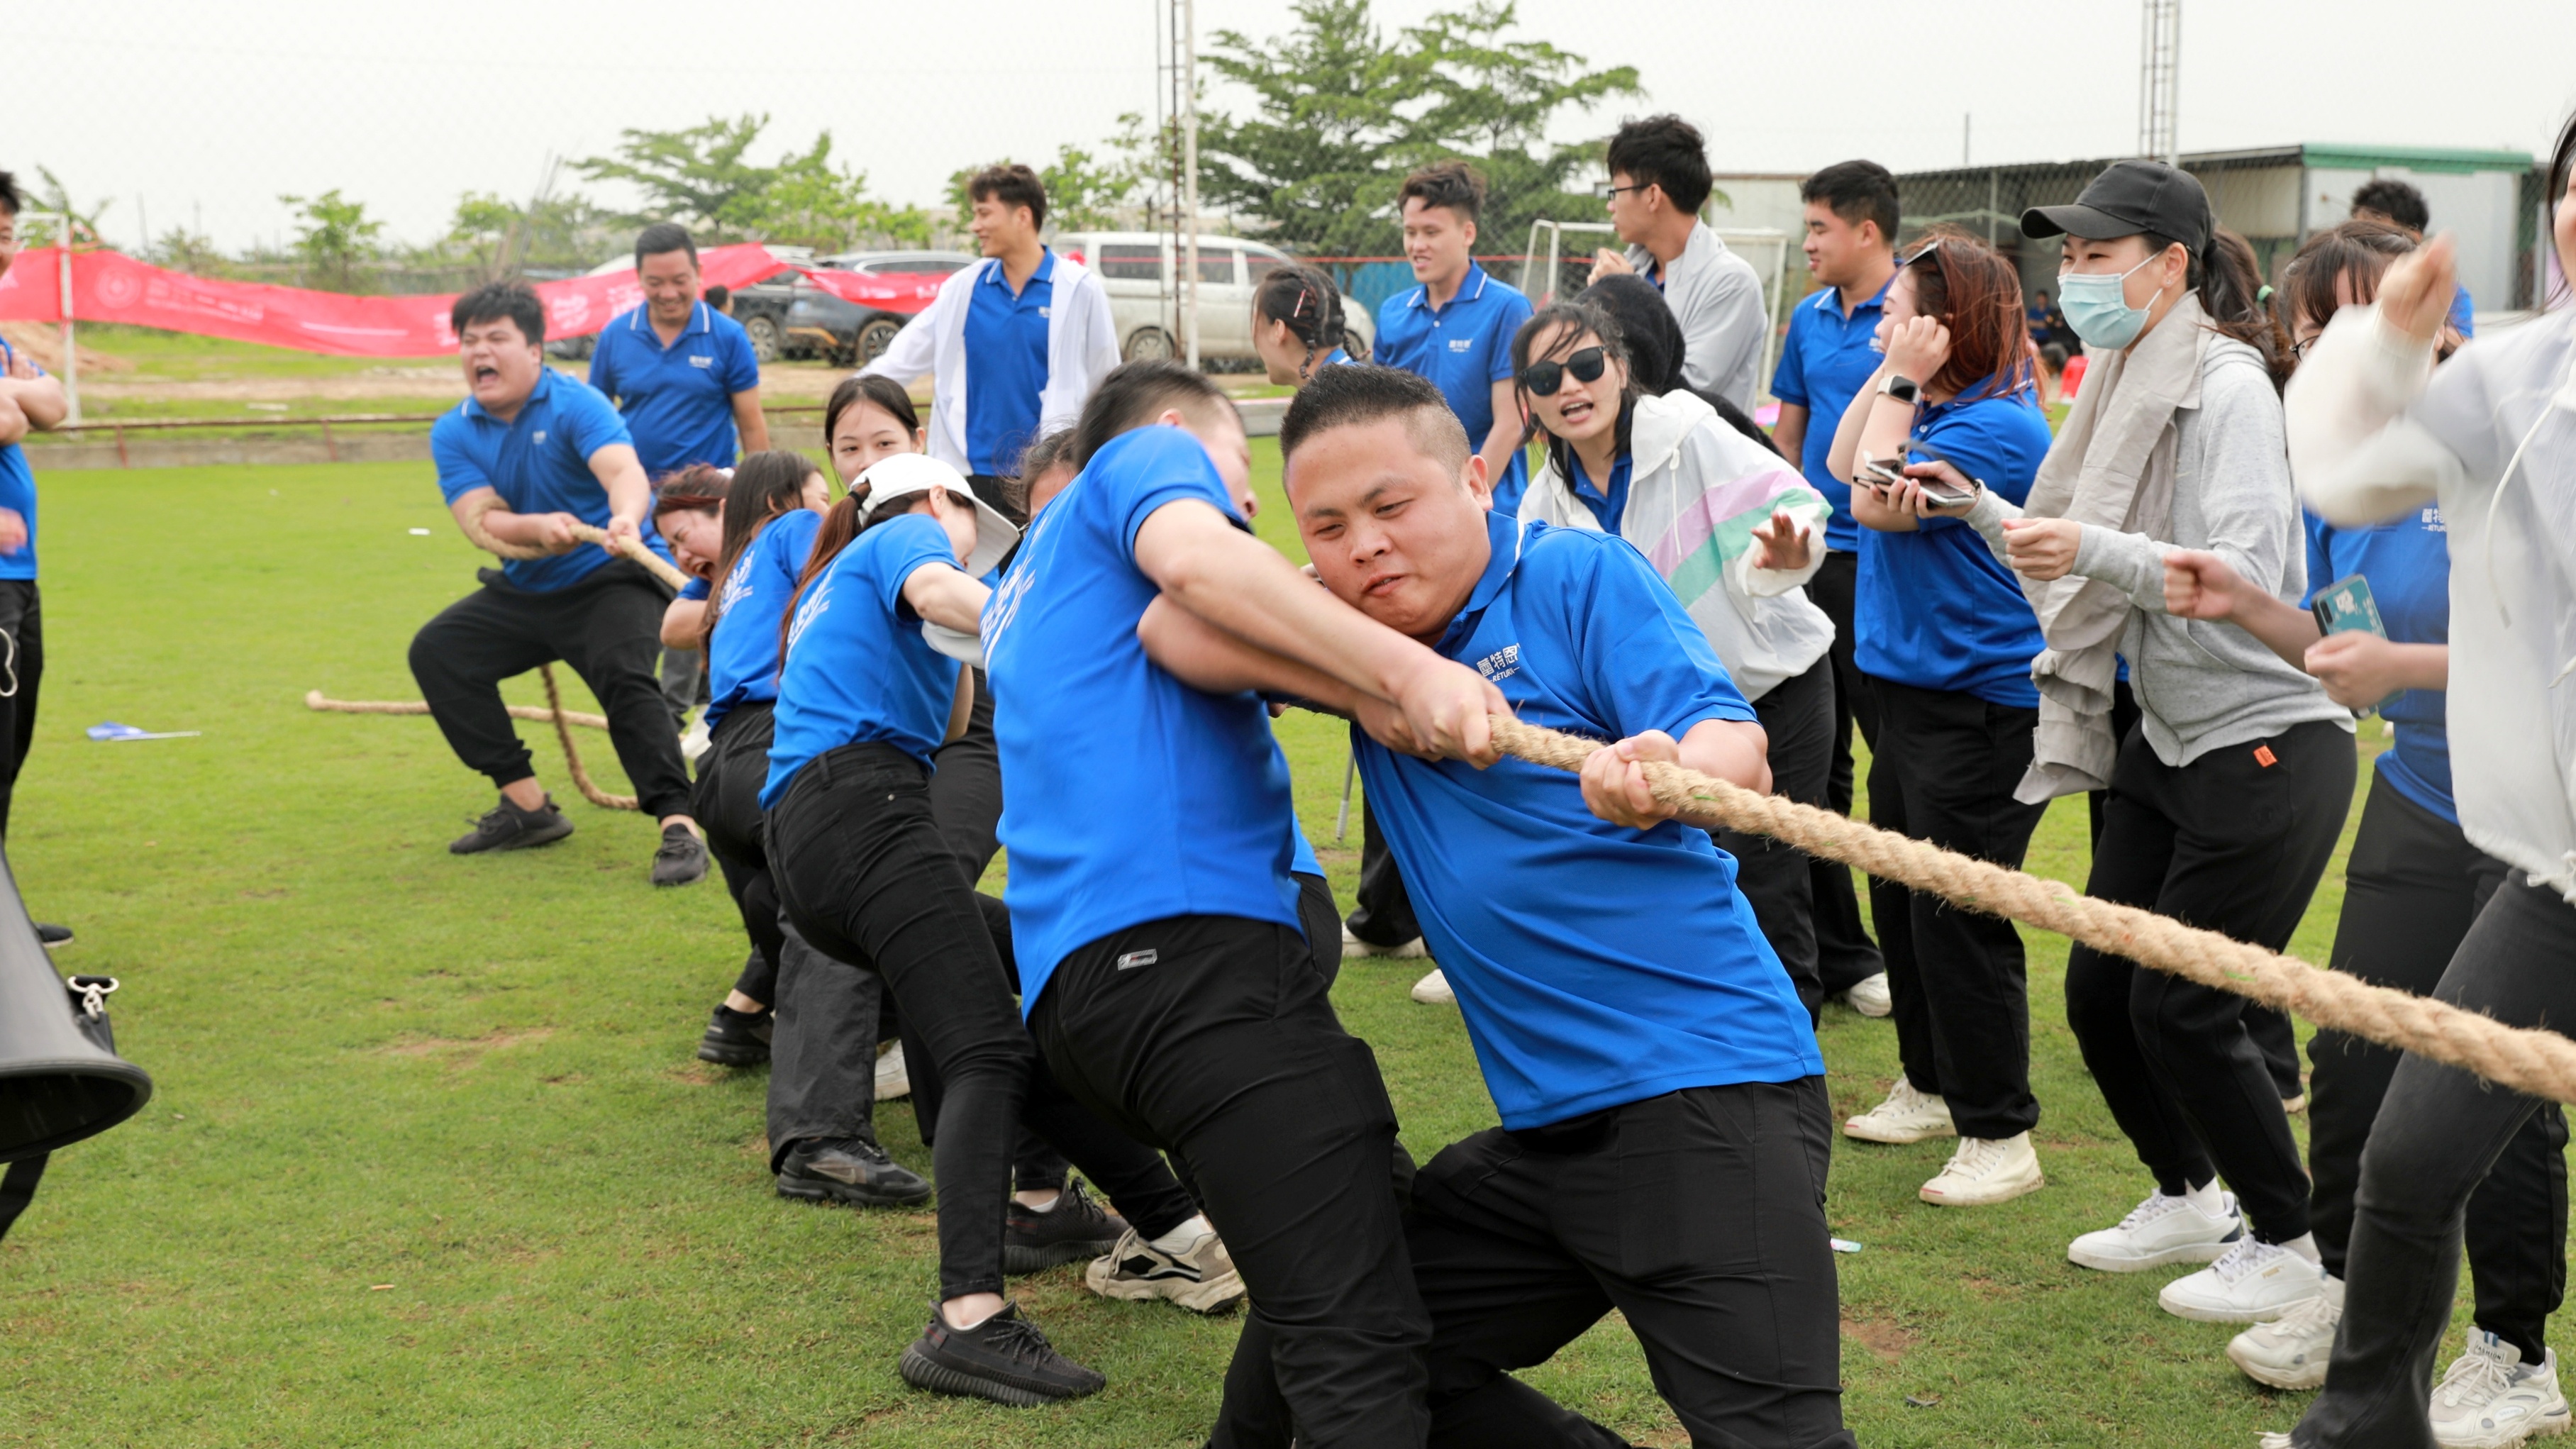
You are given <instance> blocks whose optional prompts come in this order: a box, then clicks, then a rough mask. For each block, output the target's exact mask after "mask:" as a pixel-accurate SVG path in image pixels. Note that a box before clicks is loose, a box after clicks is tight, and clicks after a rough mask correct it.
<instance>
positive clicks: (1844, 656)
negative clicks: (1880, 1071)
mask: <svg viewBox="0 0 2576 1449" xmlns="http://www.w3.org/2000/svg"><path fill="white" fill-rule="evenodd" d="M1859 579H1860V559H1859V557H1858V556H1857V555H1854V554H1849V553H1842V552H1829V553H1827V554H1826V555H1825V562H1824V565H1823V566H1822V567H1820V568H1818V569H1817V570H1816V576H1815V577H1814V578H1811V579H1809V580H1807V597H1808V598H1810V599H1813V600H1814V601H1815V603H1816V607H1817V608H1820V609H1822V610H1824V611H1825V617H1826V618H1828V619H1831V620H1833V621H1834V645H1833V649H1832V651H1831V652H1829V653H1828V654H1827V655H1826V656H1825V657H1826V658H1828V659H1831V660H1832V661H1833V676H1834V722H1833V736H1832V738H1833V747H1832V749H1831V750H1830V751H1829V752H1828V754H1827V755H1826V777H1825V804H1826V806H1827V807H1828V808H1830V809H1832V810H1834V811H1836V812H1838V813H1840V814H1844V815H1849V814H1850V813H1851V812H1852V800H1853V793H1852V785H1853V774H1852V752H1851V734H1852V727H1853V726H1855V725H1857V726H1859V727H1860V735H1861V739H1862V740H1863V741H1864V742H1865V743H1867V744H1868V746H1869V748H1870V749H1871V750H1872V751H1875V750H1877V748H1878V709H1877V705H1876V703H1875V701H1874V700H1873V699H1872V697H1871V695H1870V680H1869V676H1868V675H1865V674H1863V673H1861V672H1860V661H1859V660H1858V659H1856V658H1855V657H1853V654H1852V641H1853V640H1854V639H1856V638H1858V637H1859V636H1858V635H1856V634H1854V633H1853V632H1852V595H1853V593H1854V591H1855V590H1856V589H1857V588H1858V586H1859ZM1808 867H1809V870H1810V871H1811V873H1812V875H1813V877H1814V883H1813V896H1814V902H1815V918H1816V970H1817V974H1818V976H1819V978H1820V979H1821V980H1822V981H1823V983H1824V988H1825V991H1826V993H1827V994H1828V995H1830V994H1832V993H1834V992H1837V991H1848V990H1850V989H1851V988H1852V987H1853V986H1854V985H1855V984H1857V983H1859V982H1862V981H1865V980H1867V979H1869V978H1870V977H1872V976H1875V975H1877V974H1878V973H1879V972H1881V971H1884V970H1886V969H1887V966H1886V963H1885V961H1884V960H1882V959H1881V957H1880V954H1879V949H1878V947H1877V946H1876V945H1875V944H1873V943H1872V942H1871V941H1870V939H1869V930H1868V928H1867V927H1865V926H1863V925H1862V924H1861V919H1860V896H1859V893H1858V892H1857V891H1856V890H1854V889H1853V887H1852V873H1851V867H1850V866H1847V865H1844V864H1841V863H1840V862H1838V861H1831V860H1817V861H1810V862H1808Z"/></svg>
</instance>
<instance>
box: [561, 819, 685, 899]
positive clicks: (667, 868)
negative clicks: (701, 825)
mask: <svg viewBox="0 0 2576 1449" xmlns="http://www.w3.org/2000/svg"><path fill="white" fill-rule="evenodd" d="M564 828H565V829H566V830H570V829H571V828H572V827H571V826H569V825H567V826H565V827H564ZM706 878H707V844H706V842H705V841H703V840H700V839H698V833H697V832H696V831H694V830H691V829H690V828H689V827H687V826H685V825H665V826H663V827H662V848H661V849H659V850H656V851H654V852H653V884H655V885H657V886H684V885H696V884H697V883H698V882H699V881H702V880H705V879H706Z"/></svg>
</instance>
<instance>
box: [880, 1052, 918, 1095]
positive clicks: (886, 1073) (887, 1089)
mask: <svg viewBox="0 0 2576 1449" xmlns="http://www.w3.org/2000/svg"><path fill="white" fill-rule="evenodd" d="M911 1095H912V1073H911V1072H909V1071H907V1070H905V1068H904V1065H903V1043H902V1042H896V1043H894V1044H893V1045H892V1046H889V1047H887V1048H886V1049H885V1050H884V1051H881V1052H879V1053H877V1100H878V1101H880V1102H891V1101H893V1100H894V1099H895V1098H897V1097H909V1096H911Z"/></svg>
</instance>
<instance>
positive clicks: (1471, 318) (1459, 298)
mask: <svg viewBox="0 0 2576 1449" xmlns="http://www.w3.org/2000/svg"><path fill="white" fill-rule="evenodd" d="M1529 317H1530V300H1529V298H1527V297H1525V296H1523V295H1521V292H1520V289H1519V288H1517V287H1513V286H1510V285H1507V284H1505V283H1502V282H1497V281H1495V280H1494V279H1493V278H1492V277H1489V276H1487V275H1486V274H1485V269H1484V268H1483V267H1480V266H1478V265H1476V264H1475V263H1474V262H1469V263H1468V264H1467V275H1466V277H1465V278H1463V279H1462V280H1461V281H1460V282H1459V283H1458V294H1457V295H1456V296H1454V297H1451V298H1450V299H1449V305H1448V306H1446V307H1440V308H1436V309H1435V308H1434V307H1433V306H1432V305H1431V289H1430V288H1429V287H1427V286H1423V287H1415V288H1413V289H1411V290H1410V291H1404V292H1398V293H1396V294H1395V295H1394V296H1392V297H1389V298H1387V299H1386V300H1385V301H1384V302H1382V303H1380V304H1378V309H1377V342H1376V344H1375V349H1374V352H1373V354H1372V356H1373V359H1374V360H1375V361H1376V362H1378V363H1379V364H1380V365H1382V366H1386V367H1400V368H1403V369H1404V370H1405V371H1407V372H1411V373H1418V374H1420V375H1421V376H1423V377H1427V378H1429V379H1431V381H1432V382H1433V383H1435V384H1437V385H1438V387H1439V388H1440V395H1441V396H1442V397H1445V398H1447V399H1449V410H1450V411H1451V412H1453V413H1456V414H1457V415H1458V421H1459V422H1461V423H1463V424H1465V425H1466V428H1467V446H1468V447H1470V448H1473V449H1476V450H1477V451H1478V452H1482V451H1484V447H1485V438H1486V437H1487V435H1489V434H1491V433H1492V432H1493V431H1494V384H1495V383H1498V382H1508V381H1510V380H1511V376H1512V334H1513V333H1515V332H1518V331H1519V330H1520V327H1521V324H1522V323H1524V322H1526V321H1528V320H1529ZM1528 487H1529V459H1528V457H1527V456H1526V455H1525V454H1523V453H1520V452H1514V453H1513V454H1512V460H1511V462H1510V463H1509V464H1508V465H1506V466H1505V467H1504V469H1503V476H1501V477H1499V478H1497V479H1495V480H1494V511H1495V512H1496V513H1501V514H1506V515H1508V514H1512V513H1517V512H1519V511H1520V506H1521V494H1522V493H1523V492H1524V491H1526V490H1527V489H1528Z"/></svg>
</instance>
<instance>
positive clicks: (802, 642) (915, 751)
mask: <svg viewBox="0 0 2576 1449" xmlns="http://www.w3.org/2000/svg"><path fill="white" fill-rule="evenodd" d="M930 564H946V565H948V566H949V567H950V568H955V567H956V566H957V549H956V546H955V545H954V544H952V543H950V542H949V540H948V530H946V529H944V528H941V527H940V526H939V520H937V519H935V518H932V517H931V516H930V515H928V514H926V513H906V514H901V515H898V516H897V517H894V518H890V519H887V520H886V521H885V522H883V523H880V524H878V525H877V526H876V527H874V528H871V529H869V530H867V531H866V532H864V533H862V534H860V535H859V536H858V537H857V538H856V539H853V540H852V541H851V543H850V546H849V547H848V548H845V549H843V550H841V553H840V556H839V557H838V558H835V559H833V560H832V566H831V567H830V568H829V569H826V570H825V571H824V573H823V576H822V577H821V578H819V579H816V580H815V581H814V587H813V588H811V589H808V590H807V591H806V593H805V597H804V598H803V599H801V600H799V601H798V602H797V605H796V618H795V620H794V622H792V623H791V624H790V625H789V626H788V632H787V663H786V665H785V667H784V668H782V669H781V670H780V671H779V675H778V712H777V714H776V715H774V716H773V717H772V724H771V730H772V733H771V735H770V743H769V780H768V783H766V784H764V785H762V786H761V787H760V805H761V808H762V809H764V810H766V809H768V808H769V807H770V806H772V805H775V804H777V803H778V797H779V796H781V795H784V794H786V793H787V784H788V782H789V781H791V780H793V779H795V778H796V772H797V771H799V770H801V769H803V768H805V766H806V764H807V762H809V761H811V760H812V759H813V758H814V757H815V756H816V755H820V754H825V753H828V752H830V751H832V750H837V749H839V748H840V747H841V746H843V745H855V744H861V743H866V742H870V741H881V742H883V743H885V744H889V745H893V746H894V747H896V748H897V749H900V750H902V751H903V752H904V753H905V754H907V755H910V756H912V757H913V758H914V759H916V760H919V761H920V762H921V763H923V764H924V765H927V764H929V763H930V755H931V752H932V751H934V750H936V749H938V748H939V744H940V741H941V740H942V739H943V738H945V737H946V735H947V733H948V716H949V712H950V711H951V710H952V709H953V708H954V707H955V706H956V702H957V671H958V670H959V669H961V668H963V667H964V666H962V665H960V664H959V663H958V662H957V661H956V660H954V659H951V658H949V657H948V656H947V655H945V654H942V653H940V652H939V651H938V650H936V649H933V648H931V647H930V644H929V641H927V640H925V639H923V638H922V637H921V617H920V616H919V615H917V614H915V613H913V612H912V606H911V605H909V604H907V603H905V602H904V601H903V586H904V584H905V583H906V582H908V581H909V580H910V579H911V578H912V576H913V574H914V573H915V572H917V571H918V570H920V569H922V568H923V567H925V566H927V565H930Z"/></svg>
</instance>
